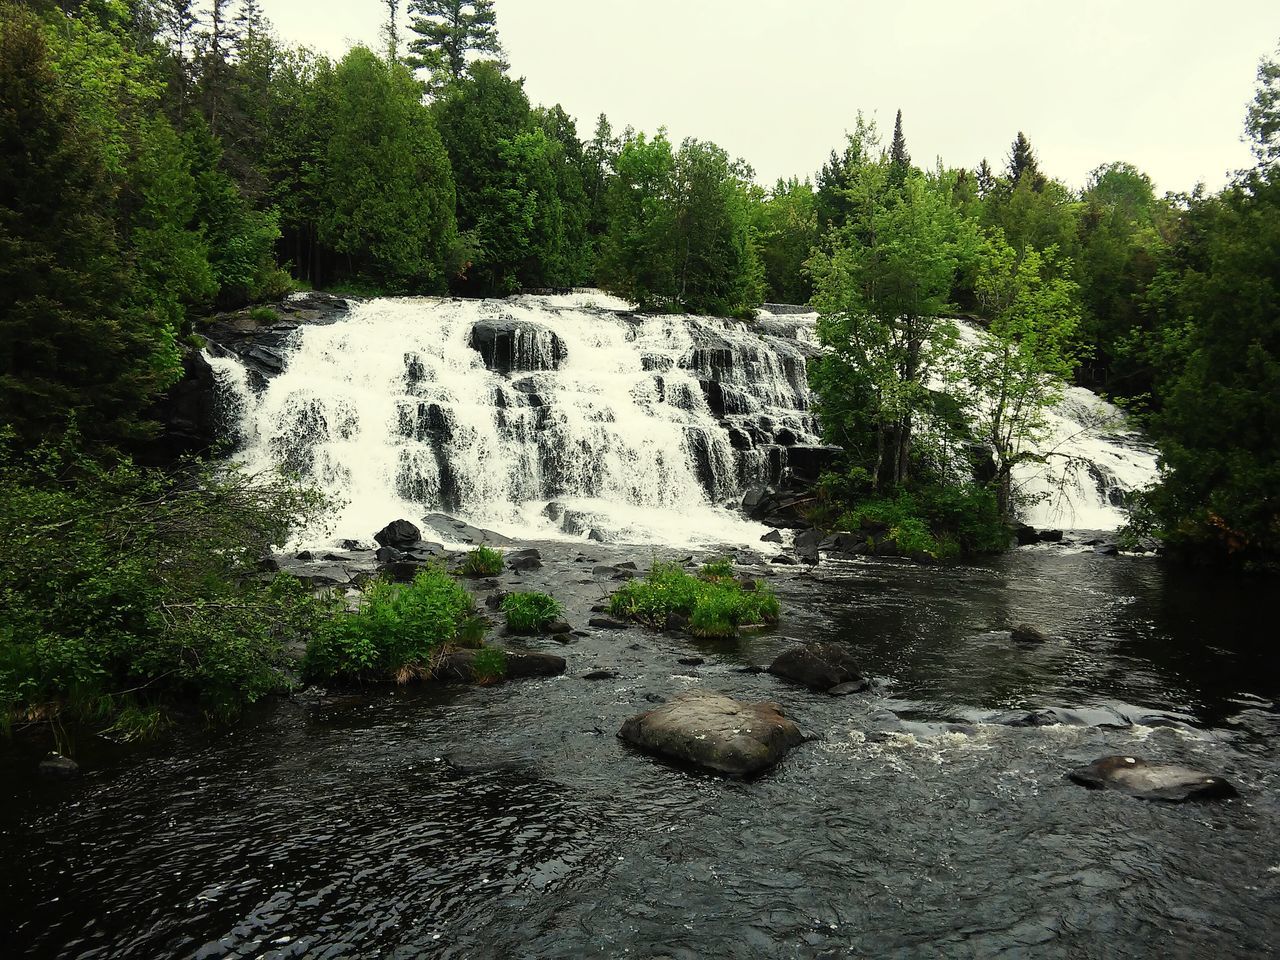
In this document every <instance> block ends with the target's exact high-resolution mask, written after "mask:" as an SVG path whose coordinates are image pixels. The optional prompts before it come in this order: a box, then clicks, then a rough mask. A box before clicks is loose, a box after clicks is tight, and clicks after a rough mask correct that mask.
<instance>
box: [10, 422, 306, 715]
mask: <svg viewBox="0 0 1280 960" xmlns="http://www.w3.org/2000/svg"><path fill="white" fill-rule="evenodd" d="M323 509H324V504H323V501H321V500H320V499H319V498H318V497H317V496H316V495H315V494H314V493H313V492H310V491H307V490H305V489H303V488H300V487H297V486H295V485H294V484H292V483H290V482H288V481H287V480H284V479H281V478H276V479H270V478H266V479H264V478H251V477H249V476H247V475H245V474H244V473H242V472H240V471H238V470H237V469H235V468H234V467H232V466H227V465H222V466H219V467H218V468H216V469H213V468H208V467H204V466H201V465H198V464H187V465H185V466H184V467H183V468H182V469H181V470H180V471H177V472H173V473H166V472H162V471H157V470H148V469H143V468H140V467H137V466H134V465H132V464H130V463H127V462H124V463H117V464H115V465H113V466H102V465H100V464H98V463H96V462H94V461H92V460H90V459H87V458H86V457H84V456H83V455H82V454H80V453H78V452H77V442H76V439H75V437H74V436H69V437H68V438H66V439H65V440H64V441H62V442H60V443H59V444H58V445H55V446H46V447H43V448H41V449H39V450H37V451H35V452H33V453H21V452H17V451H15V450H14V449H13V447H12V446H11V443H10V440H9V439H8V438H6V437H4V436H0V611H3V613H0V717H3V718H4V721H3V722H4V723H5V724H6V725H9V724H12V723H15V722H16V723H21V722H24V721H28V720H32V719H36V718H48V717H51V716H54V715H57V714H59V713H64V714H66V715H68V716H70V717H72V718H77V717H78V718H81V719H89V720H95V721H103V722H107V723H111V722H118V723H120V724H121V725H122V729H124V728H129V729H133V730H137V731H138V732H139V733H148V732H155V731H157V730H159V729H161V728H162V727H163V721H162V720H161V719H159V715H158V713H157V710H158V709H159V708H166V707H170V706H172V705H173V704H175V703H182V704H183V705H184V706H187V707H195V708H197V709H198V710H200V711H202V712H204V713H205V714H206V715H207V716H209V717H210V718H221V717H226V716H229V715H231V714H234V713H235V712H236V711H237V710H238V709H239V708H240V707H241V706H243V705H244V704H246V703H251V702H253V701H254V700H257V699H258V698H260V697H261V696H263V695H264V694H266V693H268V692H271V691H274V690H277V689H280V688H281V687H283V686H284V685H285V683H286V681H285V674H284V671H283V666H284V663H285V658H284V654H283V649H284V646H285V645H286V644H288V643H292V642H295V641H296V642H301V641H302V640H304V639H305V637H306V636H307V635H308V634H309V632H310V630H311V628H312V626H313V625H314V624H315V623H316V622H317V620H320V619H323V618H324V617H325V616H327V611H326V609H325V605H324V604H322V603H321V602H319V601H317V600H316V599H315V598H314V597H313V596H312V594H311V592H310V591H308V590H306V589H305V588H304V587H303V586H302V585H301V584H300V583H299V582H298V581H297V580H294V579H293V578H291V577H277V578H276V579H275V580H274V581H273V582H272V583H270V584H265V583H263V582H262V581H261V580H260V579H259V566H258V564H259V561H260V560H261V558H262V557H263V555H264V553H266V552H267V551H268V550H269V549H270V547H271V546H273V545H278V544H280V543H282V542H283V541H284V539H285V538H286V536H287V534H288V532H289V529H290V528H291V527H292V526H293V525H294V524H298V523H303V522H310V521H311V520H313V519H315V518H316V517H317V516H318V514H319V513H320V512H321V511H322V510H323Z"/></svg>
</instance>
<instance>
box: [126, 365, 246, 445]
mask: <svg viewBox="0 0 1280 960" xmlns="http://www.w3.org/2000/svg"><path fill="white" fill-rule="evenodd" d="M148 419H150V420H154V421H155V422H157V423H159V424H160V432H159V435H158V437H157V438H156V439H155V440H154V441H152V442H151V443H149V444H147V446H146V447H145V448H144V449H143V450H142V451H141V454H140V456H139V459H140V460H143V461H145V462H147V463H152V464H160V463H168V462H170V461H172V460H175V459H177V458H178V457H180V456H183V455H184V454H200V453H207V452H208V451H209V450H211V449H212V448H213V446H214V445H215V444H216V443H217V442H218V441H219V440H221V439H223V438H224V437H225V436H226V435H227V434H228V432H229V431H228V430H227V426H228V425H227V424H224V423H222V422H221V421H220V417H219V398H218V384H217V378H216V377H215V376H214V374H213V368H212V367H211V366H209V361H208V360H206V359H205V357H204V354H203V353H202V352H201V351H199V350H196V349H193V348H184V352H183V355H182V376H181V377H180V378H179V380H178V382H177V383H175V384H174V385H173V386H172V387H170V388H169V390H168V391H167V392H166V393H165V395H164V396H163V397H162V398H161V399H160V400H158V401H157V402H156V404H155V405H154V406H153V407H152V409H151V411H150V414H149V417H148Z"/></svg>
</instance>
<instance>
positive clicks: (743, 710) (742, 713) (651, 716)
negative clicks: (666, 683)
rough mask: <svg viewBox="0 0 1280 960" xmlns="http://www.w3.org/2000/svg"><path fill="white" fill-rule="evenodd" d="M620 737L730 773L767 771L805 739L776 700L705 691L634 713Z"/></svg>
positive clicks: (660, 753) (673, 757) (669, 756)
mask: <svg viewBox="0 0 1280 960" xmlns="http://www.w3.org/2000/svg"><path fill="white" fill-rule="evenodd" d="M618 736H619V737H620V738H621V739H623V740H625V741H626V742H628V743H630V744H633V745H634V746H636V747H639V748H640V749H642V750H645V751H648V752H649V753H653V754H657V755H658V756H661V757H665V758H667V759H669V760H675V761H678V762H681V763H688V764H692V765H694V766H697V767H700V768H702V769H704V770H711V771H714V772H715V773H720V774H724V775H726V776H731V777H751V776H755V775H757V774H760V773H763V772H765V771H766V770H768V769H770V768H771V767H773V766H775V765H776V764H777V763H778V761H779V760H781V759H782V758H783V756H785V755H786V753H787V752H788V751H789V750H791V749H792V748H793V747H796V746H798V745H799V744H801V743H803V742H804V739H805V737H804V734H802V733H801V732H800V728H799V727H797V726H796V724H795V723H794V722H793V721H792V720H790V719H788V718H787V717H786V716H785V715H784V714H783V713H782V710H781V709H780V708H779V707H778V706H777V704H773V703H743V702H741V701H738V700H734V699H733V698H732V697H728V696H725V695H724V694H721V693H711V692H708V691H701V690H698V691H692V692H690V693H686V694H683V695H681V696H679V697H677V698H676V699H674V700H672V701H670V702H669V703H665V704H663V705H662V706H660V707H657V708H656V709H654V710H649V711H646V712H645V713H641V714H639V715H637V716H634V717H631V718H630V719H629V720H627V721H626V722H625V723H624V724H623V725H622V729H621V730H619V731H618Z"/></svg>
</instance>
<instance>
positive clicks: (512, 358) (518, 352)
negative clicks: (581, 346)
mask: <svg viewBox="0 0 1280 960" xmlns="http://www.w3.org/2000/svg"><path fill="white" fill-rule="evenodd" d="M470 342H471V347H472V349H474V350H476V351H477V352H478V353H479V354H480V356H481V358H482V359H483V360H484V365H485V366H486V367H488V368H489V369H490V370H494V371H497V372H498V373H511V372H512V371H529V372H533V371H538V370H557V369H559V367H560V364H561V363H563V362H564V361H565V360H566V359H567V358H568V356H569V351H568V349H567V348H566V347H565V345H564V341H563V340H561V339H560V338H559V337H558V336H556V334H554V333H553V332H551V330H549V329H547V328H546V327H544V326H543V325H542V324H540V323H533V322H531V321H528V320H516V319H515V318H513V317H494V318H486V319H483V320H477V321H476V322H475V324H474V325H473V326H472V328H471V341H470Z"/></svg>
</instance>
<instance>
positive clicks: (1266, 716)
mask: <svg viewBox="0 0 1280 960" xmlns="http://www.w3.org/2000/svg"><path fill="white" fill-rule="evenodd" d="M780 592H781V594H782V595H783V597H784V601H785V604H786V611H787V614H788V616H787V618H786V621H785V626H786V630H785V633H786V634H787V635H789V636H800V637H811V636H813V637H816V636H823V637H831V636H835V637H839V638H841V639H842V640H843V641H845V642H847V643H849V644H851V645H852V646H853V647H854V648H855V649H856V650H857V651H858V653H859V657H860V658H861V660H862V662H863V663H864V664H865V666H866V669H867V670H868V671H870V672H872V673H874V674H876V675H877V676H879V677H882V678H884V689H883V690H882V691H881V693H880V694H879V695H878V696H877V697H874V698H860V697H854V698H845V699H830V698H826V697H824V696H818V695H814V694H810V693H807V692H805V691H801V690H798V689H796V688H793V687H785V686H781V685H779V684H778V683H777V682H776V681H774V680H773V679H772V678H770V677H768V676H767V675H764V676H759V675H752V674H748V673H742V672H739V668H740V667H741V666H742V664H743V663H744V662H746V661H752V662H764V661H766V660H767V659H768V658H769V657H770V656H772V655H773V654H774V653H775V652H776V651H777V650H778V649H780V648H781V647H782V646H783V645H784V644H785V642H786V641H785V639H784V638H783V637H782V636H780V635H766V636H757V637H754V638H751V639H749V640H744V641H742V642H741V643H740V644H738V645H737V646H734V647H730V648H726V647H724V646H712V645H706V646H704V647H702V650H703V653H702V655H703V656H705V657H707V661H708V662H707V664H706V665H704V666H702V667H698V668H689V667H684V666H679V665H678V664H677V662H676V661H677V659H678V658H679V657H681V656H688V654H689V653H690V652H691V646H692V645H691V643H690V642H689V641H687V640H680V639H678V638H674V637H663V636H657V635H648V634H642V633H641V632H639V631H631V632H630V633H628V634H626V635H625V638H619V637H618V636H611V637H608V638H591V639H587V640H584V641H582V643H581V644H579V645H577V646H574V647H570V648H568V652H567V655H568V657H569V659H570V675H568V676H566V677H564V678H559V679H555V680H546V681H535V682H529V683H524V684H520V685H509V686H506V687H500V688H494V689H478V690H468V691H417V692H413V691H399V692H396V693H393V694H391V695H388V696H380V697H368V698H363V697H362V698H353V699H350V700H347V701H340V702H334V703H331V704H329V705H327V706H323V707H318V708H311V709H308V708H304V707H302V706H295V705H284V706H280V707H277V708H274V709H271V710H268V711H264V712H263V713H262V715H260V716H258V717H256V718H254V719H252V720H251V721H248V722H246V723H244V724H243V725H241V726H240V727H238V728H236V729H234V730H232V731H229V732H226V733H224V734H221V735H217V736H205V737H200V738H195V737H192V738H191V739H190V740H188V741H180V742H177V743H166V744H163V745H156V746H152V747H148V748H145V749H141V750H131V751H122V752H120V753H118V754H117V755H115V756H101V757H97V758H93V757H89V758H86V767H87V768H88V769H89V773H88V774H87V775H86V777H84V778H83V779H82V780H81V781H80V782H78V783H75V784H72V785H56V786H54V785H48V784H33V783H32V782H31V781H30V778H29V776H28V775H27V774H25V773H24V774H23V775H22V776H21V778H20V779H15V778H14V777H13V776H11V774H12V773H13V769H14V768H13V767H12V766H9V767H6V768H4V773H5V775H6V779H7V780H8V781H9V782H10V783H16V784H17V789H16V790H13V791H11V796H9V797H8V798H7V799H6V800H5V801H4V802H3V806H0V826H2V827H3V833H2V834H0V863H2V864H3V873H2V874H0V876H2V879H0V883H2V884H3V890H0V947H2V948H3V949H4V951H5V955H7V956H14V955H24V954H27V955H31V956H66V957H138V958H152V957H156V958H160V957H165V958H168V957H185V956H200V957H222V956H253V957H418V956H441V957H489V956H495V957H496V956H511V957H583V956H605V957H613V956H622V955H630V956H637V957H657V956H666V957H682V958H684V957H687V958H693V957H709V956H716V957H762V956H788V957H790V956H795V957H821V956H829V957H844V956H851V955H852V956H876V957H881V956H884V957H899V956H900V957H915V956H956V957H991V956H1025V955H1034V956H1049V957H1071V958H1093V957H1097V958H1103V957H1108V958H1109V957H1164V956H1186V957H1199V956H1240V957H1244V956H1265V955H1270V953H1271V951H1273V950H1274V944H1275V943H1276V942H1280V915H1278V912H1277V910H1276V903H1277V902H1278V901H1277V898H1278V897H1280V869H1278V868H1280V831H1278V830H1277V827H1278V826H1280V806H1278V805H1277V801H1276V787H1277V772H1278V771H1280V764H1278V763H1277V756H1276V751H1275V748H1274V746H1273V744H1274V743H1275V737H1276V735H1277V734H1280V717H1278V716H1277V714H1276V713H1275V712H1274V705H1273V703H1272V701H1273V700H1274V698H1275V697H1276V696H1277V695H1278V694H1280V689H1277V684H1278V680H1277V676H1276V673H1275V671H1274V659H1273V656H1274V655H1273V654H1271V653H1270V652H1268V651H1267V650H1266V649H1264V646H1265V641H1264V635H1263V634H1262V633H1261V631H1260V630H1259V628H1258V625H1257V623H1256V622H1255V620H1256V618H1257V617H1258V615H1259V614H1260V612H1261V604H1262V602H1263V599H1264V597H1262V596H1261V595H1260V593H1259V592H1258V591H1257V589H1256V588H1254V589H1253V590H1251V589H1250V588H1248V587H1241V586H1239V585H1236V586H1232V587H1222V586H1219V585H1215V584H1212V583H1206V582H1203V581H1198V580H1189V581H1183V580H1171V579H1168V578H1167V577H1166V576H1165V575H1164V574H1162V573H1161V572H1160V570H1159V568H1158V567H1157V566H1156V565H1155V564H1154V563H1151V562H1146V561H1136V560H1129V559H1126V558H1120V559H1118V560H1116V559H1106V558H1095V557H1093V556H1092V555H1074V556H1073V555H1065V554H1061V553H1058V554H1055V553H1051V552H1049V551H1036V550H1027V551H1019V552H1017V553H1015V554H1012V555H1010V556H1008V557H1005V558H1001V559H999V560H997V561H994V562H993V563H991V564H988V565H975V566H969V567H956V568H932V569H929V568H917V567H908V566H896V565H895V566H891V565H880V564H865V565H859V566H857V567H852V568H848V569H845V570H839V571H824V572H823V573H822V574H821V575H820V577H819V578H816V579H815V578H807V577H796V578H790V579H787V580H785V581H783V582H782V583H781V584H780ZM1022 621H1027V622H1031V623H1034V624H1036V625H1037V626H1039V627H1040V628H1041V629H1042V630H1044V631H1045V632H1046V633H1048V634H1049V635H1050V637H1051V638H1052V639H1051V640H1050V642H1049V643H1047V644H1044V645H1042V646H1037V647H1033V648H1027V649H1016V648H1013V647H1012V646H1011V644H1010V643H1009V641H1008V639H1007V636H1006V635H1004V634H1001V633H999V632H997V631H999V630H1000V629H1001V628H1006V629H1007V628H1008V627H1009V626H1010V625H1011V624H1013V623H1018V622H1022ZM598 667H604V668H608V669H613V670H616V671H617V672H618V673H619V674H620V677H619V679H618V680H616V681H609V682H604V683H590V682H586V681H583V680H580V679H578V678H577V676H576V675H581V674H582V673H584V672H586V671H587V670H591V669H596V668H598ZM694 684H704V685H707V686H709V687H713V688H715V689H722V690H725V691H726V692H729V693H731V694H733V695H737V696H744V697H751V698H766V697H767V698H772V699H777V700H779V701H780V702H782V703H783V704H784V705H786V707H787V708H788V709H789V710H790V712H791V713H792V714H793V715H794V716H796V717H797V719H798V720H799V722H800V723H801V724H802V726H804V727H805V728H806V729H808V730H810V731H811V732H813V733H815V734H817V735H819V736H820V738H821V739H819V740H817V741H814V742H812V743H809V744H806V745H805V746H803V747H801V748H800V749H798V750H797V751H795V752H794V753H793V754H792V755H791V756H790V757H789V758H788V759H787V760H786V761H785V762H784V764H783V765H782V767H781V768H779V769H778V770H777V771H776V772H775V773H774V774H772V775H771V776H768V777H766V778H764V779H762V780H760V781H757V782H755V783H750V784H743V783H734V782H725V781H720V780H716V779H711V778H704V777H697V776H690V775H688V774H686V773H683V772H679V771H675V770H672V769H669V768H667V767H664V766H663V765H661V764H659V763H655V762H653V761H651V760H650V759H648V758H645V757H642V756H639V755H637V754H634V753H632V752H630V751H629V750H627V749H625V748H624V747H623V746H622V745H621V744H620V743H619V742H618V741H617V740H616V739H615V737H614V732H615V731H616V730H617V728H618V726H619V725H620V724H621V721H622V720H623V719H624V718H625V717H626V716H628V715H629V714H631V713H633V712H635V711H636V710H638V709H641V708H642V707H644V706H646V705H647V703H648V700H647V699H646V698H658V697H666V696H670V695H672V694H673V693H675V692H678V691H679V690H680V689H683V688H685V687H687V686H690V685H694ZM1045 706H1063V707H1077V708H1107V709H1108V710H1109V711H1111V712H1113V713H1116V714H1123V715H1124V716H1126V717H1139V716H1142V715H1149V714H1166V715H1171V716H1172V717H1174V718H1177V717H1182V718H1185V719H1187V720H1190V721H1191V722H1192V723H1193V724H1194V726H1195V727H1196V728H1197V729H1190V728H1188V729H1180V728H1177V727H1157V726H1154V725H1152V724H1150V723H1142V724H1140V725H1138V726H1134V727H1129V728H1126V729H1111V728H1099V727H1091V726H1050V727H1041V728H1015V727H1007V726H999V725H992V724H977V725H976V726H974V728H973V729H974V733H973V734H972V735H965V734H961V733H946V734H942V735H939V736H932V737H930V736H928V730H927V728H923V727H922V728H920V730H921V732H919V733H916V734H909V733H902V732H896V733H891V734H889V735H888V736H884V737H878V736H876V735H875V733H876V730H877V729H878V727H879V726H880V725H881V724H882V722H883V720H884V718H885V717H890V718H891V715H889V714H887V713H886V712H885V711H886V709H896V710H897V711H898V712H900V713H903V714H907V715H910V716H913V717H926V718H928V717H933V718H942V717H956V718H961V719H966V720H969V721H973V720H974V719H976V718H979V717H981V716H984V715H987V714H989V713H991V712H993V711H1000V710H1004V709H1013V708H1038V707H1045ZM1081 712H1082V713H1086V714H1087V711H1083V710H1082V711H1081ZM1114 752H1134V753H1141V754H1143V755H1145V756H1148V757H1150V758H1152V759H1157V760H1169V761H1176V762H1182V763H1187V764H1191V765H1198V766H1201V767H1205V768H1211V769H1212V770H1214V771H1216V772H1221V773H1223V774H1226V775H1227V776H1229V777H1231V778H1233V779H1234V780H1235V781H1236V782H1237V783H1238V784H1239V785H1240V787H1241V792H1242V798H1241V799H1240V800H1239V801H1235V802H1232V803H1223V804H1214V805H1203V806H1165V805H1159V804H1151V803H1143V802H1140V801H1136V800H1132V799H1129V798H1126V797H1123V796H1119V795H1116V794H1105V793H1103V794H1098V793H1091V792H1088V791H1084V790H1081V789H1079V788H1077V787H1074V786H1072V785H1071V784H1069V783H1067V782H1066V781H1065V780H1064V778H1063V772H1064V771H1065V770H1066V769H1068V768H1069V767H1071V766H1074V765H1076V764H1078V763H1082V762H1087V761H1089V760H1092V759H1094V758H1095V757H1097V756H1099V755H1102V754H1104V753H1114Z"/></svg>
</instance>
